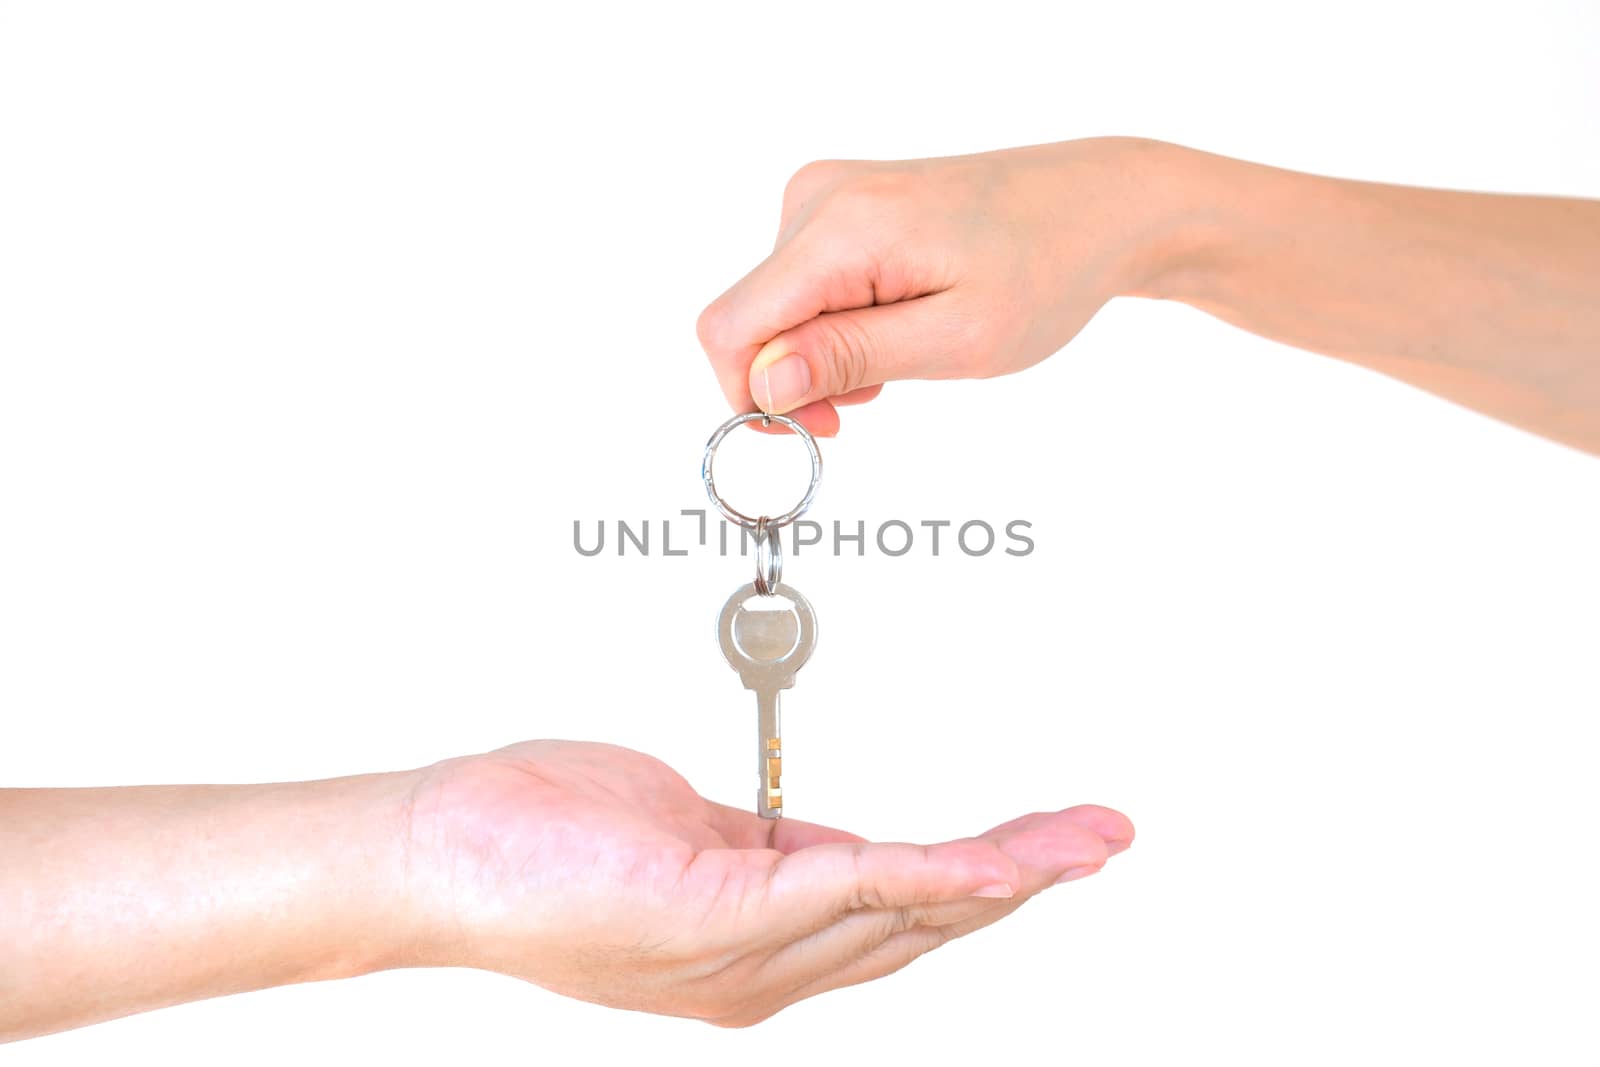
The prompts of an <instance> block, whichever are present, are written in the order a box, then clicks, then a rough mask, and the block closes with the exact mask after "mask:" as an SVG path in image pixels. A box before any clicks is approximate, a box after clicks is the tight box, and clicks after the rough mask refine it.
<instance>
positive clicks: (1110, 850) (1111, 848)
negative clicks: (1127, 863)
mask: <svg viewBox="0 0 1600 1067" xmlns="http://www.w3.org/2000/svg"><path fill="white" fill-rule="evenodd" d="M1131 844H1133V842H1132V841H1107V842H1106V855H1108V856H1115V855H1116V854H1117V853H1118V852H1126V851H1127V850H1128V846H1129V845H1131Z"/></svg>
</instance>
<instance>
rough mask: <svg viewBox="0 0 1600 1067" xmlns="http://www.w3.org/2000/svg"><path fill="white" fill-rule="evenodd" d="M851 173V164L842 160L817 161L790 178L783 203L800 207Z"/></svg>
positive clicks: (785, 187) (784, 190) (784, 189)
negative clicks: (799, 205)
mask: <svg viewBox="0 0 1600 1067" xmlns="http://www.w3.org/2000/svg"><path fill="white" fill-rule="evenodd" d="M849 171H850V164H849V163H847V162H845V161H844V160H842V159H815V160H812V161H811V162H810V163H807V164H806V165H805V166H803V167H801V168H800V169H799V170H797V171H795V172H794V174H793V175H792V176H791V177H790V178H789V182H788V184H787V185H785V186H784V187H783V202H784V203H785V204H786V205H798V204H802V203H804V202H805V201H807V200H809V199H811V198H812V197H814V196H815V195H817V193H819V192H820V191H822V190H823V189H826V188H827V187H828V186H830V185H833V184H834V183H835V182H838V181H840V180H841V179H842V178H844V177H845V175H846V174H848V173H849Z"/></svg>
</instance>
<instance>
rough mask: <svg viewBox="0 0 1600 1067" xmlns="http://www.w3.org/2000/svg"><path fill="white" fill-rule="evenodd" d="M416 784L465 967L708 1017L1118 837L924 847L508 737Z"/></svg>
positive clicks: (1032, 820) (880, 952) (903, 951)
mask: <svg viewBox="0 0 1600 1067" xmlns="http://www.w3.org/2000/svg"><path fill="white" fill-rule="evenodd" d="M433 777H434V780H433V782H432V784H431V786H430V788H429V790H428V798H427V800H426V802H425V803H421V804H419V809H420V810H422V811H424V812H426V813H427V817H426V818H424V819H423V823H424V824H425V825H424V828H423V830H422V831H421V833H422V839H423V840H424V841H425V842H428V843H429V844H430V845H431V848H432V850H433V853H434V854H435V855H439V856H442V857H445V860H446V861H445V863H444V864H443V869H444V870H445V871H446V872H447V873H446V884H445V885H444V886H443V887H442V888H443V889H444V890H445V893H444V899H445V900H446V901H447V902H448V908H449V911H450V915H449V919H450V920H451V921H452V923H453V924H454V926H455V928H456V929H459V930H460V931H461V936H462V938H463V945H464V951H466V952H468V953H470V957H471V958H470V962H474V963H477V964H478V965H481V966H487V967H490V968H492V969H495V970H500V971H504V972H506V973H511V974H516V975H518V976H520V977H524V978H527V979H529V980H531V981H534V982H537V983H539V984H540V985H544V986H546V987H547V988H551V989H554V990H556V991H558V992H562V993H566V994H568V995H572V996H578V997H581V998H583V999H588V1000H594V1001H599V1002H602V1003H609V1004H616V1005H619V1006H625V1007H633V1008H641V1009H644V1010H651V1011H661V1012H667V1013H671V1014H682V1015H696V1016H704V1017H714V1018H717V1019H719V1020H720V1021H726V1022H746V1021H754V1020H755V1019H757V1018H761V1017H764V1016H765V1015H767V1014H771V1012H772V1011H776V1010H777V1009H778V1008H780V1007H782V1006H783V1005H784V1004H785V1003H789V1002H791V1001H793V1000H796V999H800V998H801V997H804V996H809V995H811V994H812V993H815V992H820V991H821V990H822V989H824V988H832V987H833V986H835V985H844V984H850V983H851V982H859V981H864V980H866V979H868V978H872V977H876V976H877V975H878V974H881V973H886V972H887V970H892V969H894V968H895V967H897V966H900V965H903V964H904V963H905V962H909V961H910V959H911V958H914V957H915V956H916V955H919V954H920V953H921V952H925V951H927V950H928V949H929V948H931V947H933V946H934V945H935V944H938V943H942V941H944V940H946V939H948V938H949V937H952V936H959V935H960V934H962V933H966V932H968V930H971V929H976V928H978V927H979V926H983V925H987V924H988V923H990V922H994V921H995V920H997V919H999V918H1000V917H1002V916H1003V915H1005V914H1007V913H1009V912H1010V911H1011V910H1014V909H1015V908H1016V907H1017V906H1018V905H1019V904H1020V903H1021V902H1022V901H1023V900H1025V899H1026V898H1027V897H1028V896H1031V895H1032V894H1033V893H1034V892H1037V891H1038V890H1039V889H1041V888H1043V887H1044V886H1046V885H1048V884H1049V883H1050V882H1051V881H1053V880H1055V878H1056V877H1058V876H1060V874H1061V873H1062V872H1063V871H1064V870H1067V869H1068V868H1073V869H1080V868H1081V869H1084V870H1085V871H1086V872H1087V871H1088V870H1093V869H1098V867H1099V865H1100V864H1101V863H1103V862H1104V860H1105V857H1106V855H1107V854H1108V851H1112V850H1115V849H1116V848H1117V847H1120V846H1121V845H1122V844H1125V843H1126V840H1127V839H1128V838H1129V837H1131V835H1132V829H1131V827H1129V826H1128V824H1127V820H1126V819H1123V818H1122V817H1121V816H1120V815H1117V814H1116V813H1114V812H1109V811H1107V810H1106V809H1103V808H1079V809H1070V810H1069V811H1067V812H1062V813H1058V814H1055V815H1035V816H1025V817H1024V818H1023V819H1020V820H1016V821H1014V822H1013V823H1008V824H1006V826H1003V827H999V828H997V829H995V830H993V831H990V833H989V834H987V835H985V836H984V837H982V838H978V839H969V840H966V841H956V842H949V843H947V844H944V845H936V846H931V847H928V848H924V847H922V846H914V845H869V844H867V843H865V842H863V841H862V839H861V838H859V837H857V836H855V835H854V834H850V833H847V832H845V831H842V830H833V829H829V828H827V827H821V826H814V825H812V824H809V823H803V822H799V821H796V820H792V819H783V820H777V821H772V820H763V819H760V818H757V817H756V816H755V815H753V814H751V813H749V812H745V811H739V810H736V809H733V808H729V807H726V806H724V805H721V804H717V803H714V802H712V801H708V800H706V799H704V798H703V797H701V796H700V795H699V794H697V793H696V792H695V791H694V789H693V788H692V787H691V786H690V785H689V783H688V782H686V781H684V779H683V778H682V777H681V776H679V775H678V774H677V773H676V772H674V771H673V770H672V769H671V768H669V767H667V766H666V765H665V764H663V763H661V762H660V761H658V760H655V759H652V758H650V757H649V756H645V755H642V754H640V753H637V752H633V751H630V750H628V749H623V748H618V747H615V746H611V745H599V744H587V743H581V742H567V741H536V742H526V743H523V744H519V745H513V746H510V747H509V748H505V749H501V750H499V751H497V752H492V753H488V754H485V755H482V756H475V757H469V758H467V759H465V760H458V761H452V762H450V763H446V764H441V765H440V766H439V768H438V770H437V773H436V774H435V775H434V776H433ZM413 832H414V833H417V832H418V831H417V830H416V829H414V831H413ZM1013 853H1015V855H1013ZM997 886H998V887H1002V888H1006V889H1007V894H1008V898H1007V899H996V897H997V896H998V894H999V889H997V888H996V887H997ZM1010 891H1015V896H1009V892H1010ZM978 892H981V893H983V894H984V895H982V896H978V897H976V898H975V897H974V893H978ZM619 975H622V976H625V979H624V980H622V981H620V983H619ZM729 989H731V990H737V991H738V993H739V998H738V1002H737V1003H733V1004H729V1003H727V994H726V990H729ZM708 1004H709V1005H711V1006H709V1007H708Z"/></svg>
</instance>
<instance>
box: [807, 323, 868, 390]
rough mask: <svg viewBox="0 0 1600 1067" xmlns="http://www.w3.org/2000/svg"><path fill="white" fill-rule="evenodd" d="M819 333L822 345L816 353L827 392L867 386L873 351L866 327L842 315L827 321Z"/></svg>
mask: <svg viewBox="0 0 1600 1067" xmlns="http://www.w3.org/2000/svg"><path fill="white" fill-rule="evenodd" d="M822 332H823V334H824V338H823V344H822V346H821V350H820V351H819V352H818V353H817V354H818V356H819V357H820V358H821V359H822V361H823V363H824V365H825V369H826V371H827V375H828V392H829V393H830V394H840V393H848V392H851V391H853V390H856V389H860V388H861V387H862V386H864V385H866V384H867V374H868V369H869V363H870V353H871V350H872V342H871V338H870V337H869V336H868V334H867V329H866V327H865V326H863V325H862V324H861V323H860V322H858V321H857V320H856V319H854V318H852V317H849V316H843V317H840V318H838V319H835V320H830V321H829V322H828V324H827V326H826V327H824V328H823V331H822Z"/></svg>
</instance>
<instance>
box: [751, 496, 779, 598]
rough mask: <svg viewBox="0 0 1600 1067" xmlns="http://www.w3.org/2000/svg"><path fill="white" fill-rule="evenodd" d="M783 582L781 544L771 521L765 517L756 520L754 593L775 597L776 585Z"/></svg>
mask: <svg viewBox="0 0 1600 1067" xmlns="http://www.w3.org/2000/svg"><path fill="white" fill-rule="evenodd" d="M781 581H783V542H782V541H781V540H780V539H779V534H778V531H777V530H774V529H773V528H772V520H771V519H769V518H767V517H766V516H765V515H763V516H761V518H759V519H757V520H756V581H755V586H756V592H757V593H759V594H761V595H762V596H775V595H777V594H776V593H775V592H774V591H775V590H776V589H777V588H778V583H779V582H781Z"/></svg>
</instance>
